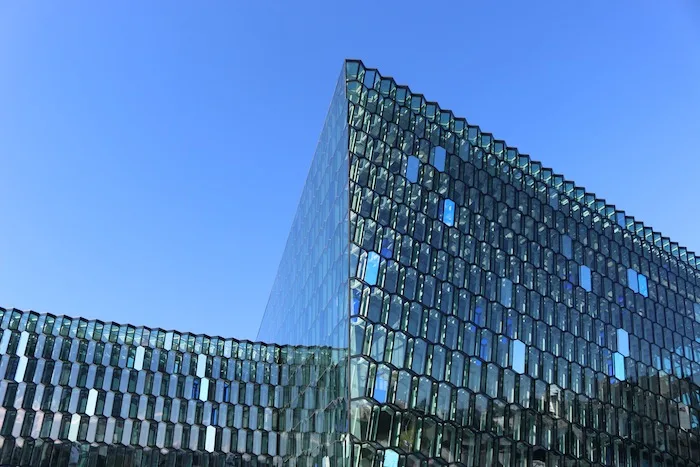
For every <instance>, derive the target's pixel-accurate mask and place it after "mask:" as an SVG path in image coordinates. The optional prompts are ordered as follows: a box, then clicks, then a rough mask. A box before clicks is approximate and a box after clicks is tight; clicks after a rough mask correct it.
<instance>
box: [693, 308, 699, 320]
mask: <svg viewBox="0 0 700 467" xmlns="http://www.w3.org/2000/svg"><path fill="white" fill-rule="evenodd" d="M693 309H694V310H695V321H697V322H700V303H693Z"/></svg>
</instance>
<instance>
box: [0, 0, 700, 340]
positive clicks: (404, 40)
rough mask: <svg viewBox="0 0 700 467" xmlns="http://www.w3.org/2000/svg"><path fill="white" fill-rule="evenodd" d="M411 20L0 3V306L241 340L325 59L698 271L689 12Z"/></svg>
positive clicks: (270, 268)
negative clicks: (473, 131) (497, 143)
mask: <svg viewBox="0 0 700 467" xmlns="http://www.w3.org/2000/svg"><path fill="white" fill-rule="evenodd" d="M425 5H427V4H426V3H425V2H414V1H401V2H397V1H383V2H376V1H351V2H329V1H327V0H326V1H317V2H304V1H298V2H282V1H280V2H265V1H262V0H261V1H242V0H241V1H213V0H212V1H207V2H184V1H180V2H179V1H149V2H88V1H66V2H2V3H0V70H1V71H0V176H1V177H2V179H1V182H0V215H1V216H2V229H0V306H2V307H5V308H8V307H17V308H20V309H24V310H29V309H32V310H35V311H38V312H50V313H53V314H67V315H72V316H83V317H86V318H98V319H102V320H105V321H116V322H129V323H132V324H137V325H140V324H143V325H148V326H158V327H163V328H169V329H170V328H174V329H178V330H181V331H192V332H204V333H208V334H212V335H224V336H235V337H239V338H248V339H254V338H255V337H256V334H257V329H258V326H259V322H260V318H261V317H262V314H263V311H264V309H265V304H266V301H267V297H268V294H269V291H270V288H271V286H272V282H273V280H274V277H275V272H276V270H277V266H278V264H279V261H280V258H281V255H282V251H283V248H284V244H285V240H286V238H287V232H288V230H289V228H290V225H291V222H292V219H293V216H294V212H295V209H296V205H297V202H298V200H299V196H300V194H301V190H302V187H303V184H304V181H305V178H306V174H307V172H308V169H309V165H310V163H311V158H312V155H313V152H314V148H315V145H316V142H317V139H318V136H319V133H320V131H321V127H322V125H323V120H324V118H325V113H326V110H327V108H328V104H329V103H330V99H331V96H332V93H333V89H334V86H335V83H336V79H337V77H338V75H339V73H340V70H341V66H342V63H343V60H344V59H345V58H358V59H362V60H363V61H364V63H365V64H366V65H367V66H369V67H376V68H378V69H379V70H380V72H381V73H382V74H383V75H385V76H392V77H394V78H395V79H396V80H397V82H399V83H401V84H406V85H409V86H410V87H411V89H412V90H413V91H414V92H419V93H423V94H424V95H425V96H426V98H427V99H429V100H433V101H437V102H439V103H440V104H441V106H442V107H443V108H447V109H452V110H453V111H454V113H455V114H456V115H457V116H461V117H465V118H467V120H468V121H469V122H470V123H471V124H478V125H479V126H480V127H481V128H482V130H484V131H487V132H491V133H493V134H494V136H495V137H496V138H498V139H504V140H505V141H506V142H507V143H508V144H509V145H510V146H515V147H518V148H519V150H520V151H521V152H522V153H527V154H530V155H531V157H532V158H533V159H535V160H539V161H542V162H543V164H544V165H545V166H547V167H552V168H554V169H555V171H556V172H557V173H561V174H564V175H565V176H566V177H567V178H568V179H572V180H575V181H576V182H577V183H578V184H579V185H580V186H584V187H586V188H587V189H588V190H589V191H592V192H594V193H596V194H597V195H598V196H599V197H602V198H604V199H606V200H607V201H608V202H611V203H613V204H615V205H616V206H618V207H619V208H621V209H623V210H625V211H626V212H627V213H628V214H630V215H633V216H635V217H636V218H637V219H639V220H642V221H644V222H645V223H646V224H647V225H649V226H652V227H654V228H655V229H656V230H658V231H661V232H662V233H663V234H664V235H668V236H670V237H671V238H672V239H673V240H674V241H677V242H679V243H680V244H681V245H684V246H687V247H688V248H689V249H690V250H691V251H699V252H700V220H699V216H698V214H699V210H698V205H699V203H698V201H699V200H700V191H699V189H698V181H699V180H698V179H699V177H700V85H699V84H698V83H700V4H699V3H698V2H697V1H694V0H686V1H683V0H678V1H672V2H658V1H651V0H638V1H632V0H621V1H617V2H607V1H603V0H595V1H589V2H562V1H560V0H559V1H539V2H521V1H499V2H486V1H484V2H472V1H460V2H443V3H442V4H441V5H440V7H437V6H432V7H430V8H426V6H425ZM435 5H437V4H435Z"/></svg>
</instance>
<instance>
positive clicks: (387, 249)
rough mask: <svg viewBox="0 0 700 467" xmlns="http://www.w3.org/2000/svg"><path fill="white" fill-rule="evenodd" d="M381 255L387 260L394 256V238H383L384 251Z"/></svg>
mask: <svg viewBox="0 0 700 467" xmlns="http://www.w3.org/2000/svg"><path fill="white" fill-rule="evenodd" d="M381 255H382V256H383V257H385V258H387V259H389V258H391V257H392V256H393V255H394V239H393V238H383V239H382V251H381Z"/></svg>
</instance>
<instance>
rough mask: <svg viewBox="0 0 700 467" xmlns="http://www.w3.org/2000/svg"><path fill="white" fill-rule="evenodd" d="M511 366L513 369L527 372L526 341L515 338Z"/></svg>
mask: <svg viewBox="0 0 700 467" xmlns="http://www.w3.org/2000/svg"><path fill="white" fill-rule="evenodd" d="M510 352H511V360H512V363H511V367H512V368H513V371H515V372H517V373H520V374H523V373H525V343H524V342H522V341H519V340H517V339H515V340H514V341H513V342H512V345H511V351H510Z"/></svg>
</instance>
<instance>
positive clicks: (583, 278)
mask: <svg viewBox="0 0 700 467" xmlns="http://www.w3.org/2000/svg"><path fill="white" fill-rule="evenodd" d="M579 277H580V282H581V287H583V288H584V289H586V290H587V291H589V292H590V291H591V270H590V269H589V267H588V266H583V265H582V266H581V271H580V273H579Z"/></svg>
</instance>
